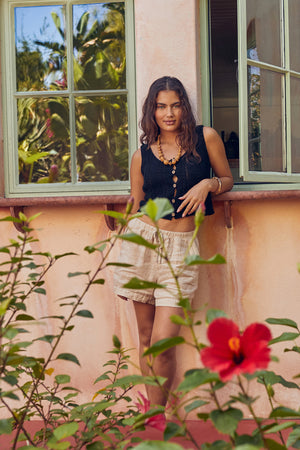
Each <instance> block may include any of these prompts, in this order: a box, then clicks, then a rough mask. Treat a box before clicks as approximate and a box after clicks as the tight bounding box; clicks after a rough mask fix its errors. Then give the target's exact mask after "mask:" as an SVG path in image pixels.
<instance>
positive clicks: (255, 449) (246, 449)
mask: <svg viewBox="0 0 300 450" xmlns="http://www.w3.org/2000/svg"><path fill="white" fill-rule="evenodd" d="M234 448H235V450H260V449H261V446H257V445H252V444H242V445H238V446H237V447H234Z"/></svg>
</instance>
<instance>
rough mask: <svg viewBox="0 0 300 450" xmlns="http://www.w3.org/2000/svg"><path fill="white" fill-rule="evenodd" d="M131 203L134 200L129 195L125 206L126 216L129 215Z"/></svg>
mask: <svg viewBox="0 0 300 450" xmlns="http://www.w3.org/2000/svg"><path fill="white" fill-rule="evenodd" d="M133 203H134V198H133V196H132V195H131V196H130V197H129V199H128V202H127V204H126V215H128V214H130V213H131V210H132V207H133Z"/></svg>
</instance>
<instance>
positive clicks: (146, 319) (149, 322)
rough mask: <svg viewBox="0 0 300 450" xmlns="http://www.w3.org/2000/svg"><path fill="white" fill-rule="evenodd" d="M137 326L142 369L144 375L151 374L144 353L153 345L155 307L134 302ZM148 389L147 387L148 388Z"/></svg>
mask: <svg viewBox="0 0 300 450" xmlns="http://www.w3.org/2000/svg"><path fill="white" fill-rule="evenodd" d="M133 305H134V309H135V315H136V319H137V326H138V332H139V358H140V368H141V372H142V374H143V375H148V374H149V367H148V365H147V361H146V359H145V358H143V353H144V351H145V349H146V348H147V347H150V345H151V336H152V329H153V323H154V316H155V306H154V305H148V304H145V303H140V302H133ZM146 388H147V386H146Z"/></svg>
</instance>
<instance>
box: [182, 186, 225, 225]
mask: <svg viewBox="0 0 300 450" xmlns="http://www.w3.org/2000/svg"><path fill="white" fill-rule="evenodd" d="M214 183H217V182H216V180H214V179H209V178H205V179H204V180H202V181H200V183H198V184H195V186H193V187H192V188H191V189H190V190H188V191H187V193H186V194H184V195H183V196H182V197H179V199H180V200H182V203H181V205H180V206H179V208H178V209H177V212H179V211H182V210H184V211H183V213H182V217H185V216H187V215H188V214H192V213H193V212H195V211H196V210H197V209H198V208H199V206H200V205H201V204H202V203H204V202H205V200H206V197H207V195H208V193H209V192H210V191H215V190H216V186H215V184H214Z"/></svg>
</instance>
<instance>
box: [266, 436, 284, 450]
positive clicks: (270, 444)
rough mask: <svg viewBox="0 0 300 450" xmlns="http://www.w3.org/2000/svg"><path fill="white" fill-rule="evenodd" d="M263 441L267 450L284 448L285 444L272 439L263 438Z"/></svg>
mask: <svg viewBox="0 0 300 450" xmlns="http://www.w3.org/2000/svg"><path fill="white" fill-rule="evenodd" d="M264 443H265V446H266V448H267V449H268V450H286V446H285V445H281V444H279V443H278V442H276V441H274V440H273V439H265V440H264Z"/></svg>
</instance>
